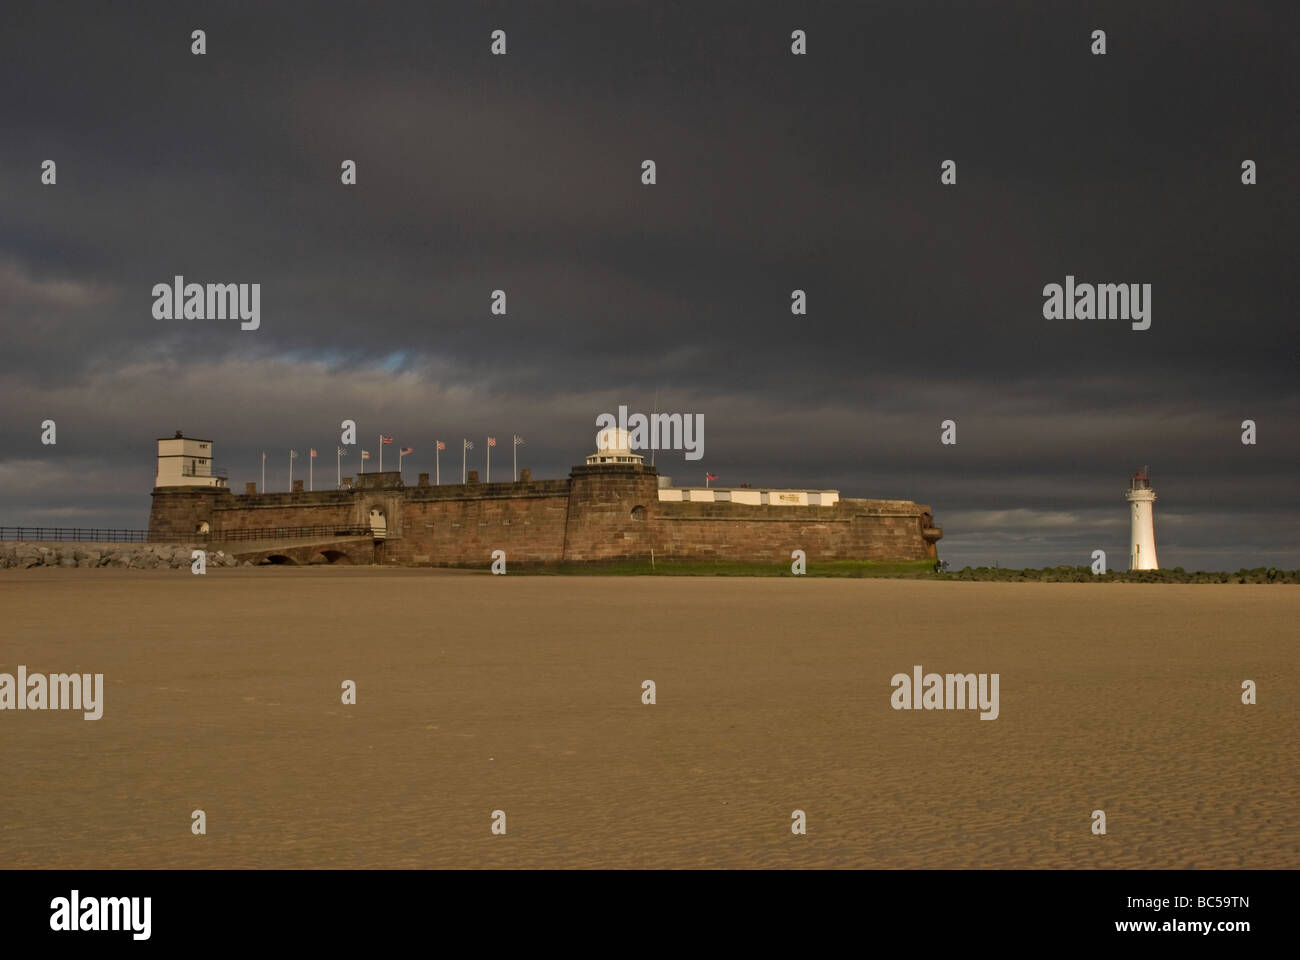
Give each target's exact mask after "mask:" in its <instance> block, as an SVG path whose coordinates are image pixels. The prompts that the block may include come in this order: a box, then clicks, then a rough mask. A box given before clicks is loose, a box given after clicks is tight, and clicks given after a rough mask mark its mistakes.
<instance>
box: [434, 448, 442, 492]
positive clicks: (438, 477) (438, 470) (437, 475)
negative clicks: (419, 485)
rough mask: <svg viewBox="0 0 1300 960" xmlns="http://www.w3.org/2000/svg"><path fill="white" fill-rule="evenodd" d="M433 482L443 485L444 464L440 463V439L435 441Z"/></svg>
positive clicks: (435, 484) (438, 485)
mask: <svg viewBox="0 0 1300 960" xmlns="http://www.w3.org/2000/svg"><path fill="white" fill-rule="evenodd" d="M433 483H434V486H437V487H441V486H442V465H441V464H439V463H438V441H437V440H435V441H433Z"/></svg>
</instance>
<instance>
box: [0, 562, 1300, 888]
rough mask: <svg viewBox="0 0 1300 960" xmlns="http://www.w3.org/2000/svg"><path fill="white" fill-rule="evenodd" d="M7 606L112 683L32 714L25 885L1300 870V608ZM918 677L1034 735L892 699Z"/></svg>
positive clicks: (9, 717)
mask: <svg viewBox="0 0 1300 960" xmlns="http://www.w3.org/2000/svg"><path fill="white" fill-rule="evenodd" d="M0 610H3V613H4V621H5V625H4V631H3V640H0V671H3V672H9V673H12V672H14V671H15V668H16V665H17V664H19V663H23V664H26V665H27V667H28V670H29V671H33V672H37V671H39V672H46V673H49V672H64V671H73V670H77V671H88V672H102V673H103V674H105V687H106V701H105V708H104V717H103V719H102V720H99V721H94V722H91V721H85V720H82V719H81V716H80V714H73V713H55V712H28V711H23V712H10V711H4V712H0V755H2V756H3V762H4V767H3V769H4V776H3V778H0V862H2V863H5V864H6V865H11V866H29V867H54V866H59V867H163V866H168V867H170V866H180V867H206V866H220V867H228V866H234V867H252V866H271V867H302V866H306V867H324V866H367V867H368V866H375V867H379V866H399V867H433V866H451V867H477V866H526V867H541V866H570V867H595V866H618V867H639V866H651V867H657V866H670V867H693V866H729V867H746V866H782V867H790V866H852V867H1021V866H1024V867H1238V866H1250V867H1296V866H1300V772H1298V771H1300V742H1298V740H1297V737H1296V731H1297V730H1300V684H1298V682H1297V681H1300V676H1298V674H1300V670H1298V669H1297V668H1298V667H1300V653H1298V652H1297V645H1298V643H1300V640H1298V638H1297V632H1296V624H1297V623H1298V622H1300V589H1297V588H1295V587H1289V586H1250V585H1244V586H1243V585H1222V586H1220V585H1195V586H1174V585H1138V584H997V583H923V582H906V581H890V580H875V581H872V580H793V579H788V580H773V579H752V580H751V579H734V578H621V577H609V578H602V577H597V578H578V577H524V576H518V575H510V576H506V577H492V576H487V575H482V574H465V573H448V572H437V571H415V570H401V571H389V570H373V569H358V568H354V569H338V568H329V569H289V568H276V569H244V570H232V571H224V570H223V571H213V572H210V573H209V574H208V575H207V576H206V577H197V576H193V575H191V574H189V573H188V571H158V572H153V571H95V570H90V571H81V570H32V571H6V572H5V573H3V574H0ZM917 663H919V664H922V665H923V666H924V667H925V668H926V670H927V672H928V671H930V670H934V671H936V672H941V673H942V672H977V673H978V672H988V673H993V672H996V673H998V674H1000V676H1001V684H1000V694H1001V716H1000V717H999V719H997V720H995V721H981V720H979V719H977V716H976V714H975V713H974V712H970V711H964V712H963V711H932V712H928V711H894V710H892V709H891V708H890V703H889V700H890V693H891V689H890V686H889V681H890V678H891V676H892V675H893V674H895V673H899V672H910V671H911V668H912V665H913V664H917ZM345 679H346V680H354V681H356V683H357V687H358V702H357V704H356V705H355V706H345V705H343V704H342V703H340V696H339V695H340V684H341V683H342V681H343V680H345ZM647 679H650V680H654V681H655V682H656V684H657V696H658V703H657V704H656V705H654V706H645V705H643V704H642V703H641V683H642V681H643V680H647ZM1244 679H1251V680H1254V681H1256V683H1257V684H1258V687H1259V703H1258V704H1257V705H1255V706H1243V705H1242V703H1241V699H1240V695H1241V691H1240V687H1241V681H1242V680H1244ZM198 808H201V809H203V810H204V811H206V813H207V822H208V833H207V836H203V837H196V836H193V835H191V833H190V813H191V811H192V810H195V809H198ZM498 809H500V810H504V811H505V812H506V815H507V828H508V832H507V835H506V836H493V835H492V834H491V832H490V824H491V814H492V811H494V810H498ZM795 809H802V810H804V811H806V813H807V818H808V835H807V836H794V835H792V834H791V831H790V822H791V821H790V815H791V811H793V810H795ZM1094 809H1103V810H1105V812H1106V816H1107V818H1108V834H1107V835H1106V836H1104V837H1097V836H1093V835H1092V833H1091V832H1090V829H1089V827H1090V823H1091V820H1090V814H1091V812H1092V811H1093V810H1094Z"/></svg>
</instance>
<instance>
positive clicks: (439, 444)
mask: <svg viewBox="0 0 1300 960" xmlns="http://www.w3.org/2000/svg"><path fill="white" fill-rule="evenodd" d="M438 449H439V450H446V449H447V445H446V444H445V443H443V442H442V441H441V440H439V441H438Z"/></svg>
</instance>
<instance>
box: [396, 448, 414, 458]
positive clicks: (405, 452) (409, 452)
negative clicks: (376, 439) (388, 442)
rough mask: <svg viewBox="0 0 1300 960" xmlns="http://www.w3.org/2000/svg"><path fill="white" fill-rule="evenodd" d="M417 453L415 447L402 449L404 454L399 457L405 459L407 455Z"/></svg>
mask: <svg viewBox="0 0 1300 960" xmlns="http://www.w3.org/2000/svg"><path fill="white" fill-rule="evenodd" d="M411 453H415V447H402V452H401V453H400V454H398V456H402V457H405V456H406V455H407V454H411Z"/></svg>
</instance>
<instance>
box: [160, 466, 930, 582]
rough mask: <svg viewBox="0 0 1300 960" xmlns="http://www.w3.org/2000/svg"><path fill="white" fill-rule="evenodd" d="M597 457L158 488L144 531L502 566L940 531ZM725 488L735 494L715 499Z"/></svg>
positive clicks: (848, 554)
mask: <svg viewBox="0 0 1300 960" xmlns="http://www.w3.org/2000/svg"><path fill="white" fill-rule="evenodd" d="M602 459H607V458H601V457H591V458H588V461H589V462H588V463H587V464H585V465H581V466H575V467H574V468H573V469H572V471H571V472H570V474H569V476H568V477H567V478H565V479H559V480H533V479H531V474H529V473H528V471H525V477H527V479H524V480H520V481H518V482H509V483H466V484H442V485H432V486H431V485H428V484H427V481H425V482H422V483H420V484H418V485H415V486H407V485H405V484H404V483H403V482H402V476H401V474H400V473H398V472H397V471H391V472H385V473H367V474H361V475H359V476H357V477H356V479H355V483H354V484H353V485H352V486H351V487H350V488H344V489H342V490H325V491H309V492H303V491H294V492H285V493H256V492H246V493H244V494H234V493H232V492H231V491H230V490H229V488H228V487H226V486H224V485H223V486H204V487H199V486H159V487H155V488H154V491H153V508H152V511H151V513H150V517H149V530H150V534H151V535H157V536H176V537H188V536H195V535H199V536H207V537H209V538H210V539H211V540H213V541H222V540H223V539H232V540H235V539H249V538H250V537H251V536H254V535H256V534H257V532H258V531H269V530H274V529H277V528H282V529H295V528H296V529H307V528H310V529H313V530H321V531H328V530H331V529H337V530H339V531H340V532H343V531H351V532H352V533H353V535H355V533H356V532H357V531H369V534H370V537H369V539H372V540H373V541H374V543H375V557H374V559H375V560H377V561H378V562H382V563H398V564H412V565H426V564H427V565H433V566H484V565H486V564H487V563H489V562H490V559H491V554H492V552H493V551H494V550H504V551H505V553H506V556H507V558H508V560H509V562H510V563H512V564H515V563H523V564H547V563H560V562H586V561H602V560H620V559H638V560H639V559H646V558H649V557H650V555H651V552H652V551H653V554H654V556H656V557H658V558H661V559H702V560H717V561H726V562H738V563H763V564H775V563H787V564H788V563H789V562H790V559H791V557H790V555H791V552H792V551H794V550H803V551H804V552H805V554H806V555H807V557H808V560H809V562H810V563H816V562H829V561H839V560H859V561H861V560H867V561H909V560H927V559H934V558H935V557H936V556H937V553H936V548H935V543H936V542H937V541H938V540H939V538H940V537H942V536H943V533H942V531H941V530H939V529H938V528H937V527H936V526H935V525H934V520H933V518H932V516H931V513H930V508H929V507H928V506H925V505H923V504H918V503H914V502H912V501H910V500H871V499H848V498H840V497H839V496H838V493H837V492H836V491H807V492H805V491H772V492H771V493H770V494H768V492H766V491H762V492H761V493H762V496H760V491H750V490H748V489H746V490H743V491H742V490H739V489H737V490H735V491H728V490H718V489H716V488H715V489H714V490H711V491H709V493H710V494H712V496H710V497H709V499H708V500H707V501H703V502H701V500H703V498H702V497H701V498H700V499H698V500H697V499H696V497H695V496H692V495H691V493H690V492H688V493H685V494H683V489H684V488H676V487H671V486H665V485H663V484H661V478H660V476H659V474H658V472H657V471H656V470H655V468H654V467H652V466H648V465H645V464H644V463H641V462H639V461H640V458H639V457H634V458H632V459H634V460H635V461H637V462H600V461H601V460H602ZM662 479H664V480H666V479H667V478H662ZM732 492H734V493H736V494H738V496H736V497H734V498H733V497H730V496H725V497H724V496H721V495H722V494H730V493H732ZM796 493H803V494H804V496H803V499H802V501H801V500H799V498H798V497H796V496H793V494H796ZM813 501H816V503H815V504H814V502H813ZM320 552H321V553H322V554H323V555H326V556H328V554H330V553H334V554H335V555H337V551H328V550H326V549H325V548H322V549H321V551H320ZM300 556H301V553H300ZM328 558H329V559H333V558H334V557H328Z"/></svg>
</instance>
